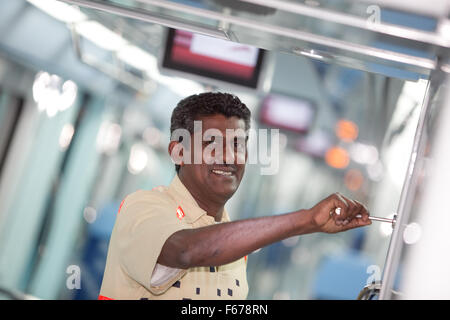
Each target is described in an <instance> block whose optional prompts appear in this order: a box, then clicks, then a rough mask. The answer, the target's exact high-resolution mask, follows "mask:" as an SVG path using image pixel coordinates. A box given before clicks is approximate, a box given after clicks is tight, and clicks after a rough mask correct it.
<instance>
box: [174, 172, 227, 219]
mask: <svg viewBox="0 0 450 320" xmlns="http://www.w3.org/2000/svg"><path fill="white" fill-rule="evenodd" d="M168 192H169V193H170V194H171V195H172V196H173V198H174V199H175V201H176V202H177V203H178V205H179V206H180V207H181V209H182V210H183V212H184V214H185V218H186V220H187V222H189V223H193V222H195V221H196V220H198V219H199V218H201V217H202V216H204V218H205V219H207V220H210V221H211V224H214V223H215V220H214V218H213V217H211V216H208V215H207V212H206V211H205V210H203V209H202V208H200V206H199V205H198V203H197V201H195V199H194V197H193V196H192V194H191V193H190V192H189V190H188V189H187V188H186V186H185V185H184V184H183V182H181V180H180V178H179V177H178V174H175V177H174V178H173V179H172V182H171V183H170V185H169V188H168ZM228 221H230V217H229V215H228V212H227V211H226V209H225V208H224V210H223V214H222V220H221V221H220V222H228Z"/></svg>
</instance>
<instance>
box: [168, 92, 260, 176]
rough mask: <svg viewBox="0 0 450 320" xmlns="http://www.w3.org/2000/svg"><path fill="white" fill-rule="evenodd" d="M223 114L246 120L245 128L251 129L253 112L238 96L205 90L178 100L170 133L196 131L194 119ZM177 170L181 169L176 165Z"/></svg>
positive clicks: (171, 121) (171, 120)
mask: <svg viewBox="0 0 450 320" xmlns="http://www.w3.org/2000/svg"><path fill="white" fill-rule="evenodd" d="M216 114H222V115H224V116H226V117H228V118H229V117H233V116H234V117H238V118H239V119H242V120H244V122H245V130H248V129H250V116H251V112H250V110H249V109H248V108H247V106H246V105H245V104H244V103H242V101H241V100H239V98H238V97H236V96H235V95H232V94H229V93H222V92H205V93H200V94H194V95H192V96H189V97H187V98H184V99H183V100H181V101H180V102H178V104H177V106H176V107H175V109H174V110H173V112H172V117H171V119H170V134H171V135H172V133H173V132H174V131H175V130H176V129H187V130H188V131H189V132H190V133H191V134H192V133H193V132H194V121H195V120H198V119H199V118H200V117H202V116H210V115H211V116H212V115H216ZM175 168H176V171H177V172H178V171H179V169H180V166H179V165H175Z"/></svg>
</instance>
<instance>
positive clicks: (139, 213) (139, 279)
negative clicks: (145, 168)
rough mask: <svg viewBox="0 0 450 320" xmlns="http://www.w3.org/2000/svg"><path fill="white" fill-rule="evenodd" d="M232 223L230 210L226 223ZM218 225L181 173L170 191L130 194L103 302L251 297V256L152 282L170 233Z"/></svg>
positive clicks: (116, 232)
mask: <svg viewBox="0 0 450 320" xmlns="http://www.w3.org/2000/svg"><path fill="white" fill-rule="evenodd" d="M227 221H230V220H229V216H228V213H227V212H226V210H224V212H223V215H222V221H221V222H227ZM215 223H216V222H215V221H214V218H212V217H211V216H208V215H207V214H206V212H205V211H204V210H202V209H201V208H200V207H199V206H198V204H197V202H196V201H195V200H194V198H193V197H192V195H191V194H190V193H189V191H188V190H187V189H186V187H185V186H184V185H183V183H182V182H181V181H180V179H179V178H178V175H175V178H174V179H173V180H172V182H171V184H170V185H169V186H168V187H157V188H155V189H153V190H151V191H147V190H139V191H137V192H135V193H132V194H130V195H128V196H127V197H126V198H125V200H124V201H123V202H122V204H121V208H120V209H119V213H118V215H117V218H116V223H115V225H114V229H113V231H112V234H111V239H110V243H109V249H108V256H107V260H106V267H105V272H104V275H103V282H102V286H101V290H100V296H99V299H150V300H154V299H246V298H247V294H248V284H247V276H246V266H247V257H244V258H241V259H239V260H237V261H235V262H233V263H230V264H227V265H223V266H210V267H195V268H190V269H187V270H183V269H178V270H177V269H172V273H169V276H170V278H169V279H164V278H163V280H164V282H163V283H158V284H157V285H155V284H154V283H153V284H152V283H151V279H152V275H153V271H154V269H155V266H156V261H157V259H158V256H159V254H160V252H161V249H162V246H163V245H164V243H165V241H166V240H167V239H168V238H169V236H170V235H172V234H173V233H174V232H176V231H179V230H182V229H189V228H198V227H203V226H208V225H213V224H215ZM158 266H159V267H161V266H160V265H159V264H158ZM152 282H154V281H152ZM159 282H161V281H159Z"/></svg>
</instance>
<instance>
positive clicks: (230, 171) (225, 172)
mask: <svg viewBox="0 0 450 320" xmlns="http://www.w3.org/2000/svg"><path fill="white" fill-rule="evenodd" d="M211 172H212V173H214V174H217V175H219V176H225V177H229V176H232V175H234V174H235V172H236V169H234V168H231V167H226V168H214V169H212V170H211Z"/></svg>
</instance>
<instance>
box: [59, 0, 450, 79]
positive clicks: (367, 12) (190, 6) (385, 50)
mask: <svg viewBox="0 0 450 320" xmlns="http://www.w3.org/2000/svg"><path fill="white" fill-rule="evenodd" d="M64 1H65V2H67V3H70V4H75V5H80V6H82V7H86V8H91V9H96V10H102V11H105V12H109V13H113V14H116V15H119V16H124V17H129V18H133V19H137V20H141V21H146V22H152V23H158V24H161V25H164V26H167V27H172V28H180V29H184V30H188V31H192V32H197V33H202V34H207V35H210V36H213V37H218V38H224V39H229V40H232V41H235V42H241V43H246V44H250V45H254V46H257V47H260V48H264V49H268V50H276V51H281V52H287V53H292V54H299V55H305V56H309V57H312V58H316V59H319V60H322V61H325V62H329V63H336V64H340V65H344V66H351V67H353V68H358V69H361V70H366V71H371V72H377V73H387V72H391V71H392V70H391V69H393V70H397V71H398V70H401V71H404V72H409V73H415V74H419V75H420V76H427V75H429V73H430V70H433V69H434V68H435V66H436V57H437V56H440V55H443V54H445V49H446V48H449V47H450V39H449V38H448V36H446V34H445V33H443V32H444V31H445V30H446V29H445V28H440V26H441V25H444V26H445V25H447V24H448V20H447V17H446V12H445V10H444V11H443V12H441V15H439V16H423V15H417V16H416V19H417V21H421V22H420V23H416V26H417V25H423V26H425V28H424V29H420V28H417V27H415V26H411V25H410V24H409V25H408V23H406V22H405V24H406V25H401V24H395V21H396V19H394V18H393V17H395V18H397V17H400V18H401V17H402V12H401V11H398V12H397V11H396V9H392V8H390V6H389V5H388V4H386V3H380V4H376V5H374V4H371V5H369V4H368V3H365V2H362V1H352V2H351V1H335V2H333V3H331V2H330V3H329V2H325V1H323V2H318V1H314V2H308V3H301V2H300V1H298V2H296V1H272V0H246V1H218V0H216V1H198V2H193V1H191V2H189V1H163V0H133V1H123V0H108V1H94V0H64ZM314 3H315V4H314ZM194 4H195V5H194ZM442 6H443V5H442ZM412 7H414V5H412ZM446 28H447V27H446ZM444 29H445V30H444ZM312 51H313V52H314V53H315V54H314V55H311V52H312ZM380 66H382V67H380ZM386 68H390V69H386Z"/></svg>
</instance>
